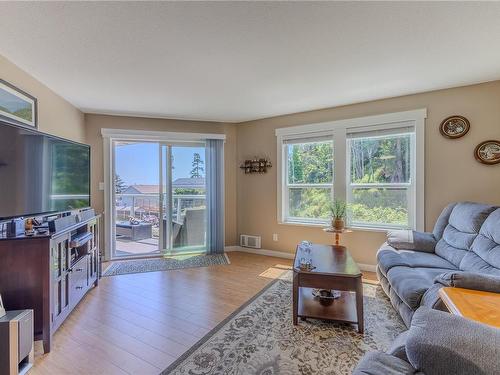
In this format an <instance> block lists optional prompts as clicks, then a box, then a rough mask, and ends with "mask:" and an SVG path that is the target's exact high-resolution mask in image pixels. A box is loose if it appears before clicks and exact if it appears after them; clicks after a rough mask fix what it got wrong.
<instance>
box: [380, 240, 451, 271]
mask: <svg viewBox="0 0 500 375" xmlns="http://www.w3.org/2000/svg"><path fill="white" fill-rule="evenodd" d="M377 261H378V265H379V267H380V270H381V271H382V273H383V274H384V275H387V272H389V270H390V269H391V268H392V267H397V266H406V267H413V268H414V267H426V268H446V269H450V270H456V269H457V267H455V265H453V264H452V263H450V262H448V261H447V260H446V259H443V258H441V257H439V256H437V255H435V254H430V253H422V252H419V251H412V250H399V251H398V250H395V249H393V248H392V247H390V246H383V247H382V248H380V250H379V251H378V253H377Z"/></svg>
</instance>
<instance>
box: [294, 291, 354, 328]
mask: <svg viewBox="0 0 500 375" xmlns="http://www.w3.org/2000/svg"><path fill="white" fill-rule="evenodd" d="M313 290H314V289H313V288H300V290H299V311H298V316H299V317H301V318H303V317H304V318H305V317H308V318H314V319H324V320H331V321H336V322H344V323H354V324H356V323H358V316H357V312H356V293H353V292H341V295H340V297H339V298H336V299H334V300H333V301H331V304H329V305H323V304H321V303H320V301H319V300H318V299H317V298H315V297H314V296H313V295H312V291H313Z"/></svg>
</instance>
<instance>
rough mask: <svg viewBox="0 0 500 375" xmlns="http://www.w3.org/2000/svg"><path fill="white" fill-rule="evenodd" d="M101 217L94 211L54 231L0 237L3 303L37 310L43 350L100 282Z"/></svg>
mask: <svg viewBox="0 0 500 375" xmlns="http://www.w3.org/2000/svg"><path fill="white" fill-rule="evenodd" d="M99 219H100V217H99V216H96V215H93V211H92V215H91V217H89V215H87V217H85V219H83V220H81V221H80V222H76V221H75V223H74V224H73V223H71V225H67V226H66V227H64V229H60V230H58V231H57V232H55V233H47V234H43V235H35V236H32V237H26V236H24V235H21V236H18V237H14V238H6V237H0V258H1V259H2V269H1V270H0V292H1V293H2V299H3V302H4V305H5V308H6V309H7V310H22V309H33V310H34V317H35V321H34V334H35V340H40V339H41V340H43V348H44V351H45V353H48V352H49V351H50V346H51V338H52V335H53V334H54V332H55V331H56V330H57V328H59V326H60V325H61V324H62V322H64V320H65V319H66V318H67V317H68V315H69V314H70V313H71V311H72V310H73V309H74V308H75V306H76V305H77V304H78V302H80V300H81V299H82V298H83V297H84V296H85V294H86V293H87V292H88V291H89V290H90V289H91V288H93V287H94V286H97V285H98V281H99V273H100V254H99ZM87 234H89V235H87ZM75 239H77V240H78V239H80V240H81V239H83V240H81V241H80V242H78V241H75ZM72 245H77V246H78V247H72Z"/></svg>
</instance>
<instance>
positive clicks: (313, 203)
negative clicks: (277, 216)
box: [284, 137, 333, 222]
mask: <svg viewBox="0 0 500 375" xmlns="http://www.w3.org/2000/svg"><path fill="white" fill-rule="evenodd" d="M284 147H285V153H286V161H287V162H286V176H287V178H286V180H285V184H286V196H287V198H286V201H287V205H286V209H287V218H288V220H289V221H296V222H323V221H325V220H327V219H328V214H329V213H328V212H329V211H328V202H329V201H330V199H331V197H332V190H333V141H332V139H331V137H329V138H325V137H323V138H316V139H298V140H291V141H286V142H285V146H284Z"/></svg>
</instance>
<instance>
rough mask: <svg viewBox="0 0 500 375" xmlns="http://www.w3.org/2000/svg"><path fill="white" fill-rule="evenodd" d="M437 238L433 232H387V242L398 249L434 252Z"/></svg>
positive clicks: (404, 230) (405, 230) (402, 230)
mask: <svg viewBox="0 0 500 375" xmlns="http://www.w3.org/2000/svg"><path fill="white" fill-rule="evenodd" d="M436 242H437V241H436V239H435V238H434V235H433V234H432V233H428V232H417V231H414V230H407V229H401V230H393V231H390V232H388V233H387V243H388V244H389V245H390V246H392V247H393V248H395V249H396V250H414V251H421V252H426V253H433V252H434V249H435V247H436Z"/></svg>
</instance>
